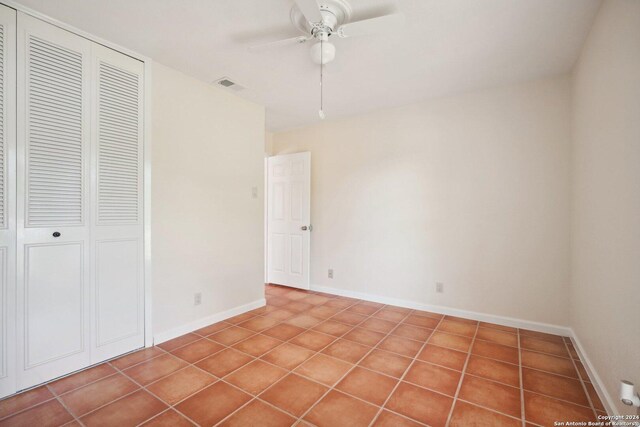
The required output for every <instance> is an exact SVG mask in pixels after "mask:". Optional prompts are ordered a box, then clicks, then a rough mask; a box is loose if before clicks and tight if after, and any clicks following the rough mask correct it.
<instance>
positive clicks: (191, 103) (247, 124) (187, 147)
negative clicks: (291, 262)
mask: <svg viewBox="0 0 640 427" xmlns="http://www.w3.org/2000/svg"><path fill="white" fill-rule="evenodd" d="M152 103H153V104H152V105H153V117H152V120H153V129H152V137H153V146H152V175H153V176H152V192H151V197H152V208H151V224H152V256H153V324H154V334H156V335H157V334H158V333H163V332H166V331H168V330H171V329H173V328H176V327H181V326H184V325H186V324H189V323H191V322H195V321H197V320H199V319H202V318H204V317H207V316H211V315H214V314H216V313H219V312H222V311H225V310H229V309H232V308H234V307H237V306H240V305H243V304H247V303H250V302H253V301H256V300H259V299H261V298H263V297H264V295H263V284H264V281H263V279H264V269H263V263H264V249H263V237H262V236H263V209H264V201H263V193H264V191H263V189H264V184H263V180H264V176H263V162H264V141H265V134H264V108H263V107H261V106H258V105H255V104H253V103H250V102H248V101H245V100H242V99H240V98H238V97H237V96H234V95H232V94H229V93H226V92H224V91H221V90H219V89H215V88H212V87H211V86H209V85H206V84H204V83H202V82H200V81H197V80H196V79H194V78H191V77H188V76H186V75H184V74H181V73H179V72H177V71H174V70H172V69H170V68H167V67H164V66H162V65H159V64H154V68H153V101H152ZM252 187H257V189H258V197H257V198H255V199H254V198H252ZM196 292H202V305H200V306H197V307H196V306H194V301H193V299H194V293H196Z"/></svg>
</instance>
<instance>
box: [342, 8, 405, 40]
mask: <svg viewBox="0 0 640 427" xmlns="http://www.w3.org/2000/svg"><path fill="white" fill-rule="evenodd" d="M403 24H404V14H402V13H394V14H392V15H384V16H378V17H377V18H371V19H364V20H362V21H356V22H350V23H348V24H345V25H343V26H341V27H340V28H338V31H337V33H338V36H340V37H342V38H345V37H356V36H366V35H368V34H376V33H382V32H387V31H392V30H395V29H397V28H399V27H401V26H402V25H403Z"/></svg>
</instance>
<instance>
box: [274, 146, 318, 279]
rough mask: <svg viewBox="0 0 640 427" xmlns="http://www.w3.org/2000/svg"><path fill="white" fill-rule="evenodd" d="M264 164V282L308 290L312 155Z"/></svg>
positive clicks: (277, 157)
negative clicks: (265, 218)
mask: <svg viewBox="0 0 640 427" xmlns="http://www.w3.org/2000/svg"><path fill="white" fill-rule="evenodd" d="M267 163H268V165H267V172H268V173H267V183H268V192H267V280H268V281H269V283H276V284H279V285H286V286H293V287H296V288H302V289H309V264H310V259H309V255H310V244H311V241H310V232H311V219H310V217H311V153H309V152H306V153H296V154H286V155H282V156H273V157H269V159H268V162H267Z"/></svg>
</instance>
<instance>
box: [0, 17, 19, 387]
mask: <svg viewBox="0 0 640 427" xmlns="http://www.w3.org/2000/svg"><path fill="white" fill-rule="evenodd" d="M15 70H16V11H15V10H13V9H10V8H8V7H6V6H4V5H0V397H2V396H6V395H8V394H11V393H14V392H15V391H16V387H17V386H16V369H15V360H16V358H15V356H16V353H15V350H16V345H15V340H16V312H15V299H16V286H15V280H16V279H15V263H16V258H15V251H16V215H15V209H16V205H15V202H16V199H15V190H16V182H15V176H16V171H15V161H16V133H15V129H16V114H15V112H16V73H15Z"/></svg>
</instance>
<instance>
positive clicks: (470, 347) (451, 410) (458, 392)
mask: <svg viewBox="0 0 640 427" xmlns="http://www.w3.org/2000/svg"><path fill="white" fill-rule="evenodd" d="M478 329H480V322H478V323H477V324H476V331H475V332H474V334H473V338H471V344H470V345H469V351H468V353H467V360H465V362H464V366H463V367H462V374H461V375H460V381H459V382H458V387H457V388H456V394H455V395H454V396H453V403H452V404H451V409H450V410H449V416H447V422H446V423H445V426H448V425H449V423H450V422H451V417H452V416H453V410H454V409H455V407H456V403H457V401H458V395H459V394H460V389H461V388H462V382H463V381H464V374H465V372H466V371H467V366H468V365H469V359H471V351H472V350H473V346H474V344H475V342H476V336H477V335H478Z"/></svg>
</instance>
